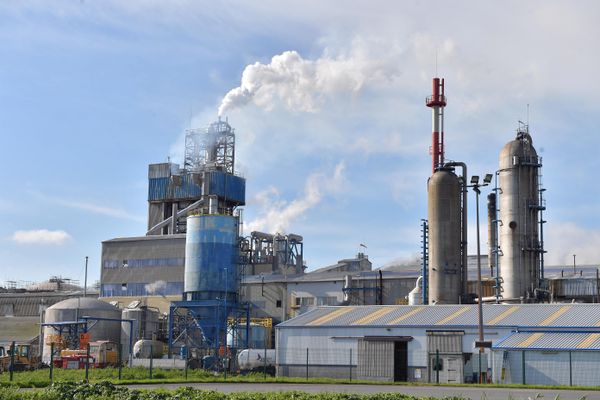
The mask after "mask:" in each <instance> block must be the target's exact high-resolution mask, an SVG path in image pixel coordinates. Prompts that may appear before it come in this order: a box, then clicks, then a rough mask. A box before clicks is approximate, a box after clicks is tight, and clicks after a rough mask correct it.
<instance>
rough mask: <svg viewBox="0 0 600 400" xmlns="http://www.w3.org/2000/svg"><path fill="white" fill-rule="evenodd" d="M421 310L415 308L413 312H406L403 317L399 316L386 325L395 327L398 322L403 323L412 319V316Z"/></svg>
mask: <svg viewBox="0 0 600 400" xmlns="http://www.w3.org/2000/svg"><path fill="white" fill-rule="evenodd" d="M421 310H423V308H415V309H413V310H410V311H409V312H407V313H406V314H404V315H401V316H399V317H398V318H396V319H394V320H391V321H390V322H388V323H387V324H388V325H396V324H397V323H398V322H400V321H404V320H405V319H406V318H409V317H412V316H413V315H415V314H416V313H418V312H419V311H421Z"/></svg>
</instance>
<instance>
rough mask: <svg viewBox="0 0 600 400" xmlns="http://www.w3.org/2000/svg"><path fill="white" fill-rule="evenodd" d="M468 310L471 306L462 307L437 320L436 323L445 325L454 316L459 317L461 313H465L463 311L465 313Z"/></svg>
mask: <svg viewBox="0 0 600 400" xmlns="http://www.w3.org/2000/svg"><path fill="white" fill-rule="evenodd" d="M467 311H469V307H463V308H460V309H458V311H455V312H453V313H452V314H450V315H449V316H447V317H446V318H444V319H443V320H441V321H438V322H436V323H435V324H436V325H444V324H446V323H447V322H450V321H452V320H453V319H454V318H456V317H458V316H459V315H461V314H463V313H465V312H467Z"/></svg>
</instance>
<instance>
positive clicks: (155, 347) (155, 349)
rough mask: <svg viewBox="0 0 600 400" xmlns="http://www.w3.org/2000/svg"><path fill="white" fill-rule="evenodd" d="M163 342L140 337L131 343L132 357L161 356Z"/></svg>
mask: <svg viewBox="0 0 600 400" xmlns="http://www.w3.org/2000/svg"><path fill="white" fill-rule="evenodd" d="M164 347H165V344H164V343H163V342H161V341H158V340H146V339H141V340H138V341H137V342H135V344H134V345H133V357H134V358H150V355H152V358H161V357H162V356H163V354H164V351H163V349H164Z"/></svg>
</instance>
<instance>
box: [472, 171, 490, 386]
mask: <svg viewBox="0 0 600 400" xmlns="http://www.w3.org/2000/svg"><path fill="white" fill-rule="evenodd" d="M492 177H493V175H492V174H486V175H485V178H483V183H481V184H480V183H479V176H478V175H473V176H472V177H471V184H470V185H469V187H472V188H473V191H474V192H475V215H476V221H477V298H478V300H477V317H478V323H477V326H478V331H479V340H478V341H476V342H475V345H476V346H477V347H478V348H479V357H478V358H479V371H478V374H477V376H478V380H479V383H483V382H482V379H481V357H482V356H483V353H484V352H485V350H484V349H485V348H486V347H491V345H492V342H489V341H488V342H486V341H484V336H483V295H482V292H483V290H482V287H481V243H480V239H479V195H480V194H481V190H480V189H479V188H480V187H482V186H487V185H489V184H490V182H491V181H492Z"/></svg>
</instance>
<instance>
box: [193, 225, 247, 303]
mask: <svg viewBox="0 0 600 400" xmlns="http://www.w3.org/2000/svg"><path fill="white" fill-rule="evenodd" d="M185 255H186V257H185V278H184V279H185V281H184V293H185V299H186V300H214V299H217V298H218V299H225V298H227V300H228V301H236V300H237V291H238V288H237V285H238V219H237V218H236V217H232V216H229V215H194V216H190V217H188V218H187V236H186V241H185Z"/></svg>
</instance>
